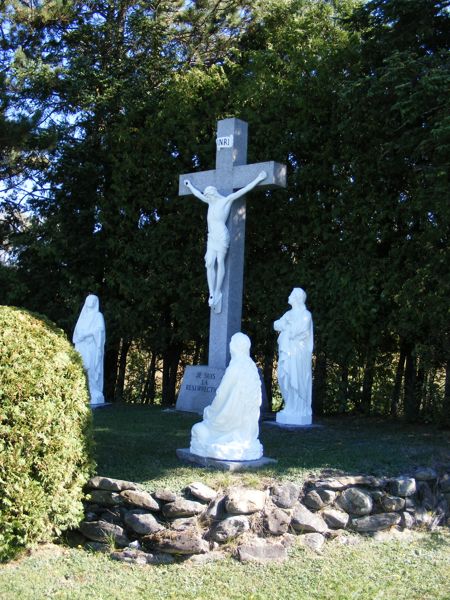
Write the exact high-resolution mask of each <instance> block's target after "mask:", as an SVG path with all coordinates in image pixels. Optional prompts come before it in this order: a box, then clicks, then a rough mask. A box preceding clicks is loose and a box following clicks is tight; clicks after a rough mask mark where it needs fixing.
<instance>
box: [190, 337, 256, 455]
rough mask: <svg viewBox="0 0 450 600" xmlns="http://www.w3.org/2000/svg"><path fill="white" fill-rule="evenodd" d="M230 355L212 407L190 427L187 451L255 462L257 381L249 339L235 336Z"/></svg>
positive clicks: (231, 343)
mask: <svg viewBox="0 0 450 600" xmlns="http://www.w3.org/2000/svg"><path fill="white" fill-rule="evenodd" d="M230 353H231V360H230V364H229V366H228V367H227V369H226V371H225V374H224V376H223V378H222V381H221V383H220V385H219V387H218V389H217V393H216V395H215V397H214V400H213V402H212V404H211V405H210V406H207V407H206V408H205V410H204V412H203V421H202V422H201V423H197V424H196V425H194V427H193V428H192V434H191V446H190V452H191V453H192V454H195V455H197V456H204V457H208V458H216V459H222V460H257V459H259V458H261V457H262V455H263V447H262V445H261V443H260V441H259V439H258V436H259V422H258V420H259V412H260V406H261V380H260V377H259V373H258V369H257V367H256V365H255V363H254V362H253V360H252V359H251V358H250V339H249V338H248V337H247V336H246V335H244V334H243V333H240V332H239V333H235V334H234V335H233V337H232V338H231V342H230Z"/></svg>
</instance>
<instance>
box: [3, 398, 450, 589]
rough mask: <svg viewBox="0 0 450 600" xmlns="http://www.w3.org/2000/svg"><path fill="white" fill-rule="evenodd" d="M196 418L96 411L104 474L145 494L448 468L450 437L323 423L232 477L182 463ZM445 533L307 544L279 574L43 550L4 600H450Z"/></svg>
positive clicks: (15, 565)
mask: <svg viewBox="0 0 450 600" xmlns="http://www.w3.org/2000/svg"><path fill="white" fill-rule="evenodd" d="M197 420H198V417H196V416H192V415H187V414H178V413H171V412H169V413H165V412H162V411H161V410H160V409H155V408H153V407H140V406H123V407H120V406H118V407H112V408H108V409H103V410H97V411H96V412H95V436H96V441H97V448H96V452H97V461H98V473H99V474H102V475H108V476H112V477H118V478H122V479H128V480H133V481H137V482H139V483H141V484H142V485H143V486H144V487H146V488H147V489H149V490H154V489H156V488H161V487H168V488H170V489H172V490H174V491H179V490H181V489H182V488H183V487H184V486H185V485H186V484H188V483H190V482H192V481H195V480H201V481H203V482H205V483H208V484H210V485H213V486H215V487H227V486H228V485H232V484H236V483H237V482H242V483H245V484H247V485H252V486H255V487H263V486H264V485H266V484H268V483H269V482H270V480H272V479H273V478H276V479H282V480H295V481H301V480H302V479H303V478H304V477H305V476H306V475H307V474H310V473H318V472H320V471H323V470H326V469H332V470H335V471H345V472H348V473H368V474H374V475H381V474H383V475H397V474H400V473H403V472H405V471H408V470H411V468H412V467H414V466H419V465H420V466H427V465H434V464H436V463H447V464H448V463H450V452H449V444H448V442H449V438H450V435H449V433H448V432H444V431H438V430H435V429H433V428H430V427H426V426H421V427H407V426H400V425H398V424H395V423H386V422H382V421H371V422H368V421H361V420H351V419H346V420H337V419H329V420H325V421H323V425H324V427H323V428H317V429H311V430H307V431H304V432H288V431H283V430H278V429H273V428H270V427H269V426H267V425H263V426H262V428H261V441H262V443H263V445H264V448H265V454H266V455H267V456H271V457H274V458H277V459H278V464H277V465H275V466H274V467H272V468H270V469H265V470H264V471H258V472H257V473H250V474H227V473H220V472H214V471H209V470H208V471H207V470H199V469H194V468H191V467H187V466H183V465H182V464H180V463H179V462H178V461H177V459H176V457H175V450H176V448H180V447H187V446H188V445H189V432H190V428H191V426H192V425H193V423H194V422H196V421H197ZM449 572H450V532H449V530H448V528H444V529H442V530H440V531H439V532H435V533H425V532H421V533H417V534H416V535H414V536H412V537H411V539H409V541H408V542H405V541H399V540H393V541H389V542H384V543H381V542H377V541H375V540H374V539H372V538H363V537H361V541H360V543H359V544H358V545H356V546H343V545H341V544H339V543H338V542H337V541H332V542H328V543H327V544H326V546H325V549H324V552H323V555H322V556H318V555H316V554H313V553H312V552H311V551H309V550H307V549H306V548H304V547H303V546H301V545H300V544H297V545H295V546H294V548H293V549H292V550H291V552H290V558H289V560H288V562H287V563H284V564H283V565H268V566H256V565H243V564H240V563H238V562H237V561H234V560H233V559H226V560H225V561H223V562H219V563H213V564H208V565H204V566H201V567H200V566H188V565H187V564H176V565H166V566H159V567H137V566H129V565H125V564H122V563H115V562H113V561H111V560H110V559H109V558H107V557H106V556H103V555H96V554H89V553H87V552H85V551H84V550H81V549H77V548H66V547H63V546H53V545H47V546H44V547H41V548H39V549H37V550H36V551H34V552H32V553H31V554H30V555H28V556H25V557H23V558H22V559H20V560H19V561H16V562H12V563H9V564H7V565H4V566H2V567H0V598H2V600H13V599H14V600H16V599H17V598H20V600H29V599H30V600H31V599H33V600H34V599H41V598H58V599H60V598H61V599H72V598H73V599H83V598H86V599H87V598H89V600H92V599H93V598H94V599H95V600H102V599H105V600H106V599H108V600H112V599H116V598H117V599H119V598H120V599H122V598H123V597H134V598H137V599H140V598H146V599H158V598H164V599H165V600H167V599H172V598H173V599H175V598H177V599H178V598H183V599H184V598H185V599H192V600H193V599H198V600H201V599H205V600H206V599H209V598H217V597H219V598H223V599H225V600H226V599H230V600H232V599H233V600H234V599H255V600H256V599H258V600H259V599H261V600H262V599H266V598H267V599H268V598H270V599H273V600H278V599H280V600H286V599H288V600H289V599H303V598H305V599H306V598H307V599H311V600H316V599H317V600H327V599H330V600H331V599H333V600H341V599H342V600H350V599H353V598H355V599H358V600H369V599H370V600H372V599H392V600H394V599H395V600H402V599H405V600H415V599H417V600H418V599H430V600H444V599H447V600H448V599H449V598H450V585H449V579H448V574H449Z"/></svg>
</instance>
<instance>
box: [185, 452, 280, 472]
mask: <svg viewBox="0 0 450 600" xmlns="http://www.w3.org/2000/svg"><path fill="white" fill-rule="evenodd" d="M176 452H177V456H178V458H179V459H180V460H181V461H183V462H188V463H190V464H192V465H194V466H197V467H203V468H205V467H206V468H208V469H216V470H219V471H248V470H251V469H263V468H264V467H268V466H270V465H274V464H276V463H277V462H278V461H277V460H275V459H274V458H268V457H266V456H262V457H261V458H258V459H257V460H222V459H219V458H208V457H206V456H198V455H197V454H192V453H191V451H190V450H189V448H178V449H177V451H176Z"/></svg>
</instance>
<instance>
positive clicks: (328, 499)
mask: <svg viewBox="0 0 450 600" xmlns="http://www.w3.org/2000/svg"><path fill="white" fill-rule="evenodd" d="M317 493H318V494H319V496H320V497H321V498H322V502H323V504H324V506H328V505H329V504H333V502H334V501H335V500H336V496H337V494H336V492H334V491H333V490H326V489H319V490H317Z"/></svg>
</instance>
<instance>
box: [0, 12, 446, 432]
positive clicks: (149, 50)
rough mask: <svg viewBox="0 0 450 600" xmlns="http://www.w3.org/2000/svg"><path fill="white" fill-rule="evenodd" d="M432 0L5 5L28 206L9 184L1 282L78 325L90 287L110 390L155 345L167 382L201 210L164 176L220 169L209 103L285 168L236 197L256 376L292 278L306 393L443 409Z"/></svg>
mask: <svg viewBox="0 0 450 600" xmlns="http://www.w3.org/2000/svg"><path fill="white" fill-rule="evenodd" d="M446 5H447V3H446V2H444V1H435V0H419V1H418V2H409V1H408V0H371V1H369V2H360V1H358V0H336V1H334V2H328V1H325V0H320V1H316V0H270V1H267V2H260V1H257V0H254V1H248V2H238V1H237V0H232V1H225V0H224V1H219V2H217V1H213V0H206V1H202V2H187V3H186V2H181V1H180V2H178V1H177V2H169V1H162V2H158V3H145V2H141V1H139V0H131V1H127V2H122V1H119V0H103V1H102V2H98V3H95V4H94V5H93V4H89V3H85V2H80V1H77V0H71V1H69V2H65V3H60V2H53V1H48V2H42V3H34V2H33V3H27V2H7V3H4V7H2V9H1V10H2V11H3V12H2V16H3V17H4V22H5V26H4V28H3V44H2V49H1V52H2V54H1V61H2V66H3V72H4V73H5V75H4V78H3V79H2V80H1V81H0V97H1V99H2V101H3V105H2V106H3V107H4V112H3V113H2V114H3V119H4V121H5V123H6V125H7V127H6V128H3V130H4V131H5V132H6V133H5V136H4V139H5V147H6V148H9V149H13V150H14V152H13V153H11V152H12V150H11V152H10V150H8V157H9V158H8V160H7V162H8V164H10V165H12V166H14V165H17V168H18V171H20V172H26V173H27V174H28V176H30V175H32V176H33V181H34V187H33V190H32V193H31V195H27V196H26V198H27V201H28V202H27V208H28V209H29V212H28V213H27V218H26V219H23V220H20V219H18V214H17V210H16V208H17V207H16V206H13V207H11V204H9V205H5V207H4V208H3V213H0V227H2V231H1V235H2V238H3V239H6V240H7V245H8V252H9V253H10V256H11V257H12V258H13V261H12V262H11V261H10V264H9V265H8V266H7V267H5V268H3V267H2V271H1V272H0V277H1V280H2V282H3V281H4V282H5V285H4V286H3V288H4V295H5V297H4V302H7V303H11V302H15V301H17V300H16V299H17V298H20V301H21V303H22V304H23V305H24V306H26V307H28V308H30V309H32V310H37V311H39V312H43V313H45V314H46V315H48V316H49V317H50V318H51V319H53V320H54V321H56V322H57V323H58V325H60V326H61V327H63V328H64V329H65V330H66V331H70V330H71V329H72V327H73V324H74V323H75V320H76V316H77V314H78V312H79V310H80V306H81V304H82V301H83V299H84V297H85V296H86V294H87V293H88V292H93V293H97V294H98V295H99V296H100V299H101V302H102V311H103V312H104V314H105V319H106V323H107V349H106V359H107V360H106V369H105V374H106V392H107V396H108V398H109V399H116V400H120V399H124V398H125V399H126V398H133V401H137V398H136V393H135V389H134V388H133V389H131V388H130V389H129V390H124V385H125V386H126V382H127V380H128V381H129V382H130V385H131V382H132V381H133V382H135V381H145V382H149V381H150V380H149V377H148V374H150V375H151V377H150V379H152V377H154V374H155V372H156V371H155V369H154V368H153V366H152V365H154V361H155V360H157V362H158V364H159V363H160V362H161V361H162V365H163V368H162V402H163V403H165V404H171V403H173V401H174V397H175V387H176V381H177V377H178V376H179V372H180V367H181V366H182V365H183V363H184V362H189V361H190V360H191V361H194V362H198V361H199V360H200V359H201V358H202V357H203V359H204V357H205V356H206V354H207V353H206V345H207V332H208V308H207V303H206V283H205V274H204V267H203V259H202V256H203V254H204V244H205V242H204V233H205V230H206V223H205V211H204V207H203V206H201V204H200V203H199V202H197V201H196V200H193V199H190V198H185V199H181V198H177V180H178V175H179V174H180V173H188V172H191V171H193V170H203V169H210V168H211V167H212V161H213V156H214V124H215V121H216V120H217V119H218V118H223V117H227V116H231V115H236V116H238V117H240V118H243V119H245V120H247V121H248V122H249V124H250V140H249V161H251V162H254V161H260V160H261V161H262V160H269V159H273V160H278V161H280V162H284V163H286V164H287V165H288V187H287V189H286V190H276V191H268V192H266V193H265V194H261V193H253V194H252V195H251V198H249V202H248V223H247V242H246V259H245V260H246V263H245V264H246V267H245V269H246V270H245V298H244V311H243V329H244V330H245V331H246V332H247V333H249V334H250V336H251V338H252V341H253V350H254V354H255V357H256V358H257V360H258V362H259V363H260V365H261V366H262V367H263V370H264V374H265V379H266V385H267V387H268V388H270V387H271V385H272V379H273V373H274V372H275V369H274V365H275V355H276V337H275V334H274V332H273V331H272V328H271V323H272V322H273V320H274V319H275V318H277V317H278V316H279V315H280V314H282V312H284V311H285V309H286V299H287V297H288V295H289V292H290V290H291V289H292V287H294V286H298V285H300V286H302V287H304V288H305V289H306V291H307V293H308V305H309V307H310V309H311V311H312V313H313V317H314V324H315V358H316V360H315V378H314V389H315V412H316V413H320V412H325V413H336V412H353V413H354V412H363V413H365V414H383V415H389V414H391V415H397V416H405V417H406V418H408V419H409V420H417V419H422V420H436V421H441V422H443V421H444V420H445V418H446V413H448V406H449V403H450V356H449V353H448V348H449V347H450V344H449V339H450V334H449V330H448V322H449V319H448V300H447V298H448V296H449V292H450V290H449V287H448V281H449V278H448V246H449V244H448V236H449V223H450V215H449V205H448V202H447V197H448V189H449V184H448V172H449V169H448V167H449V164H450V155H449V148H450V146H449V139H450V136H449V131H450V129H449V127H450V125H449V123H450V121H449V113H448V102H447V97H448V93H449V91H450V89H449V88H450V78H449V69H448V64H449V63H448V55H449V54H448V50H449V46H450V25H449V23H450V15H449V12H448V9H447V8H446ZM0 129H1V122H0ZM14 156H15V157H16V159H14V158H13V157H14ZM29 156H33V157H34V158H33V160H27V157H29ZM25 166H26V169H25ZM24 169H25V170H24ZM2 215H7V219H5V218H4V219H3V223H4V224H5V225H3V226H2ZM43 280H45V285H42V281H43ZM130 348H131V350H130ZM135 348H139V349H140V350H139V351H142V352H141V357H145V359H143V360H141V361H140V363H139V364H141V365H142V366H141V367H140V368H141V371H142V372H141V373H140V374H139V373H137V372H136V364H137V363H136V362H135V361H134V359H133V356H132V354H133V352H134V349H135ZM129 352H130V353H129ZM155 357H156V358H155ZM127 364H128V365H129V367H130V368H129V370H128V378H127V375H126V366H127ZM133 385H134V384H133ZM149 385H150V388H154V381H153V383H151V381H150V384H149ZM147 387H148V386H147ZM147 401H148V398H147V397H146V398H145V399H144V400H143V402H147ZM447 418H448V415H447Z"/></svg>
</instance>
